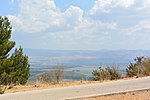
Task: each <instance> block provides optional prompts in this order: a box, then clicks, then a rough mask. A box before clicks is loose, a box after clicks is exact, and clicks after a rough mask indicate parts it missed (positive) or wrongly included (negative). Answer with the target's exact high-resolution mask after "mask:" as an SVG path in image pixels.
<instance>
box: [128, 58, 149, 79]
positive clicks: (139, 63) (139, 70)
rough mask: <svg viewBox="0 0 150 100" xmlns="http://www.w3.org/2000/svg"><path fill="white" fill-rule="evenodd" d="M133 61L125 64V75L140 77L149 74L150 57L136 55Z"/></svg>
mask: <svg viewBox="0 0 150 100" xmlns="http://www.w3.org/2000/svg"><path fill="white" fill-rule="evenodd" d="M134 61H135V63H130V65H129V66H127V69H126V72H127V77H133V76H136V77H141V76H149V75H150V58H149V57H137V58H135V59H134Z"/></svg>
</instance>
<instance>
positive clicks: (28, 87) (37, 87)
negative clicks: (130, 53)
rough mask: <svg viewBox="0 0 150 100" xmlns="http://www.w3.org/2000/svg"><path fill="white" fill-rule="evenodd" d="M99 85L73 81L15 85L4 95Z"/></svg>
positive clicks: (91, 82) (90, 82)
mask: <svg viewBox="0 0 150 100" xmlns="http://www.w3.org/2000/svg"><path fill="white" fill-rule="evenodd" d="M94 83H99V82H98V81H73V82H63V83H59V84H45V83H29V84H27V85H17V86H14V87H13V88H7V89H6V90H5V93H15V92H23V91H31V90H41V89H49V88H61V87H68V86H75V85H83V84H94Z"/></svg>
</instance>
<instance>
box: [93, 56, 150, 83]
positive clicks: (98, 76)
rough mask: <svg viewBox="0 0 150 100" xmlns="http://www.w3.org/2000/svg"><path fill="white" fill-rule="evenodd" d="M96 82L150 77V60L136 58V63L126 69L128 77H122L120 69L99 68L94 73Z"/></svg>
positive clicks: (147, 58)
mask: <svg viewBox="0 0 150 100" xmlns="http://www.w3.org/2000/svg"><path fill="white" fill-rule="evenodd" d="M92 75H93V80H94V81H104V80H116V79H120V78H128V77H137V78H138V77H143V76H150V58H149V57H144V56H143V57H136V58H135V59H134V63H130V64H129V65H128V66H127V68H126V75H125V76H124V77H122V75H121V73H120V72H119V70H118V67H107V68H102V67H99V68H98V69H96V70H93V72H92Z"/></svg>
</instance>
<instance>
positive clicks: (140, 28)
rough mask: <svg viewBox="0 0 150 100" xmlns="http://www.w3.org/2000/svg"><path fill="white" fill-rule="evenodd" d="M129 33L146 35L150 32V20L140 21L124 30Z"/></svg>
mask: <svg viewBox="0 0 150 100" xmlns="http://www.w3.org/2000/svg"><path fill="white" fill-rule="evenodd" d="M124 32H125V34H128V35H139V34H142V35H146V34H149V32H150V20H142V21H139V22H138V23H137V24H136V25H134V26H132V27H130V28H127V29H125V30H124Z"/></svg>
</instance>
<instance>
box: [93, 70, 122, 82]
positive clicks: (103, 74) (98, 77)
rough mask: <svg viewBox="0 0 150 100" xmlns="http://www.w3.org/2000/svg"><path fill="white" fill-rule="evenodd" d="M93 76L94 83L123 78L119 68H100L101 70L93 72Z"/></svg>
mask: <svg viewBox="0 0 150 100" xmlns="http://www.w3.org/2000/svg"><path fill="white" fill-rule="evenodd" d="M92 74H93V80H94V81H104V80H116V79H120V78H122V77H121V74H120V72H119V70H118V67H106V68H102V67H99V69H97V70H93V72H92Z"/></svg>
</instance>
